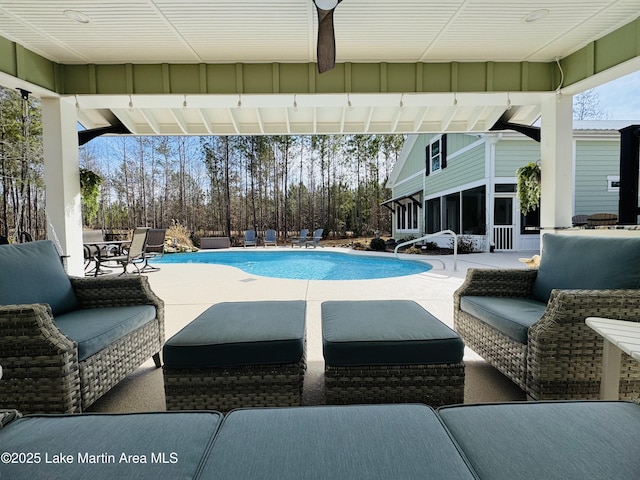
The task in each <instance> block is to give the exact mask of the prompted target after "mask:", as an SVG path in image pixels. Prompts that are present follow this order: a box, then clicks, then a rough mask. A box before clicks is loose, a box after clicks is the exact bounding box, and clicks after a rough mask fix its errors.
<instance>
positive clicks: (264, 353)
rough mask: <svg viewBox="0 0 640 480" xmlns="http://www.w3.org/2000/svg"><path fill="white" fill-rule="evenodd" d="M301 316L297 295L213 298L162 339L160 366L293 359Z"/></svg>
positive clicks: (300, 346)
mask: <svg viewBox="0 0 640 480" xmlns="http://www.w3.org/2000/svg"><path fill="white" fill-rule="evenodd" d="M305 319H306V302H304V301H301V300H295V301H262V302H224V303H218V304H216V305H213V306H212V307H210V308H208V309H207V310H206V311H204V312H203V313H202V314H201V315H200V316H198V317H197V318H196V319H195V320H194V321H193V322H191V323H190V324H188V325H187V326H186V327H184V328H183V329H182V330H181V331H179V332H178V333H177V334H175V335H174V336H173V337H171V338H170V339H169V340H168V341H167V342H166V343H165V345H164V347H163V349H162V352H163V359H164V363H165V367H170V368H198V367H200V368H203V367H220V366H230V365H278V364H281V365H282V364H293V363H298V362H299V361H300V360H301V359H302V356H303V354H304V348H305V341H304V336H305V325H306V323H305Z"/></svg>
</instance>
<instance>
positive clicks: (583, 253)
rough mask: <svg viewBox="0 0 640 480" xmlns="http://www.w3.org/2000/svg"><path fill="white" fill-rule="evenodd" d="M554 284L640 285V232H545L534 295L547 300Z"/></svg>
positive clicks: (604, 287)
mask: <svg viewBox="0 0 640 480" xmlns="http://www.w3.org/2000/svg"><path fill="white" fill-rule="evenodd" d="M554 288H557V289H563V290H564V289H580V290H582V289H585V290H608V289H625V288H640V236H639V237H595V236H584V235H558V234H545V235H544V236H543V238H542V255H541V259H540V267H539V268H538V275H537V277H536V280H535V283H534V285H533V297H534V298H535V299H537V300H539V301H541V302H547V301H548V300H549V295H550V294H551V290H552V289H554Z"/></svg>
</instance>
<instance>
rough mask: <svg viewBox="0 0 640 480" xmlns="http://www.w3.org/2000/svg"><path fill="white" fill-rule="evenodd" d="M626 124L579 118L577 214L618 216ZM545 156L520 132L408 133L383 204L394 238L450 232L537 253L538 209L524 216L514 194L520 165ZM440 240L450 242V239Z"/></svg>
mask: <svg viewBox="0 0 640 480" xmlns="http://www.w3.org/2000/svg"><path fill="white" fill-rule="evenodd" d="M628 124H629V122H622V121H577V122H574V129H573V142H574V148H573V150H574V158H572V159H570V161H571V162H572V171H573V176H572V178H570V179H567V181H569V182H573V187H574V196H573V205H572V211H573V215H590V214H594V213H600V212H608V213H615V214H617V213H618V191H619V179H620V177H619V171H620V134H619V131H618V130H619V129H621V128H624V127H626V126H627V125H628ZM539 159H540V144H539V143H538V142H536V141H535V140H532V139H530V138H529V137H527V136H525V135H523V134H521V133H517V132H511V131H505V132H490V133H482V134H466V133H449V134H443V135H411V136H409V137H408V138H407V140H406V142H405V146H404V149H403V151H402V153H401V155H400V158H399V160H398V162H397V163H396V165H395V167H394V169H393V171H392V173H391V176H390V178H389V180H388V182H387V187H389V188H391V190H392V197H391V199H389V200H387V201H385V202H383V205H385V206H387V207H388V208H390V209H391V210H392V212H393V232H392V235H393V238H395V239H396V240H400V239H411V238H418V237H421V236H423V235H425V234H429V233H435V232H439V231H441V230H452V231H454V232H455V233H457V234H462V235H466V236H469V237H470V238H471V239H473V241H474V244H475V247H476V248H477V249H479V250H484V251H486V250H489V249H490V248H492V247H493V248H495V250H507V251H508V250H512V251H535V250H539V248H540V227H541V225H540V215H539V209H536V210H534V211H532V212H529V213H528V214H527V215H523V214H522V213H521V211H520V206H519V201H518V196H517V193H516V182H517V180H516V170H517V169H518V168H520V167H522V166H524V165H526V164H528V163H530V162H537V161H539ZM543 188H544V187H543ZM542 227H543V229H544V226H542ZM436 241H437V242H438V243H439V244H440V245H441V246H445V242H446V244H448V243H449V242H450V237H449V238H445V237H444V236H443V237H438V239H437V240H436Z"/></svg>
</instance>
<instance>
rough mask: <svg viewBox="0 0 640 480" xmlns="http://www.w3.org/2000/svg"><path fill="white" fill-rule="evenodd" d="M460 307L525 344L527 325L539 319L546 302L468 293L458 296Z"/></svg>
mask: <svg viewBox="0 0 640 480" xmlns="http://www.w3.org/2000/svg"><path fill="white" fill-rule="evenodd" d="M460 309H461V310H462V311H463V312H466V313H468V314H470V315H473V316H474V317H476V318H478V319H479V320H481V321H483V322H484V323H486V324H488V325H491V326H492V327H493V328H495V329H496V330H499V331H500V332H502V333H504V334H505V335H507V336H508V337H510V338H512V339H514V340H516V341H518V342H520V343H524V344H526V343H527V341H528V339H527V336H528V333H529V327H531V325H533V324H534V323H536V322H537V321H538V320H540V318H541V317H542V315H543V314H544V312H545V310H546V309H547V304H546V303H542V302H539V301H537V300H534V299H531V298H514V297H478V296H473V295H469V296H464V297H461V298H460Z"/></svg>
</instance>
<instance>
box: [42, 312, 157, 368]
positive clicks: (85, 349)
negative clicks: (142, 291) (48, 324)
mask: <svg viewBox="0 0 640 480" xmlns="http://www.w3.org/2000/svg"><path fill="white" fill-rule="evenodd" d="M155 318H156V308H155V307H154V306H153V305H131V306H125V307H103V308H86V309H79V310H74V311H73V312H69V313H65V314H64V315H58V316H57V317H55V318H54V322H55V324H56V325H57V327H58V328H59V329H60V331H61V332H62V333H64V334H65V335H66V336H67V337H69V338H70V339H71V340H74V341H75V342H76V343H77V344H78V360H79V361H82V360H84V359H86V358H88V357H90V356H91V355H93V354H94V353H97V352H99V351H100V350H102V349H103V348H105V347H108V346H109V345H111V344H112V343H113V342H115V341H117V340H120V339H121V338H122V337H124V336H125V335H127V334H129V333H131V332H133V331H134V330H135V329H136V328H139V327H141V326H142V325H144V324H145V323H147V322H150V321H152V320H154V319H155Z"/></svg>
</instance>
